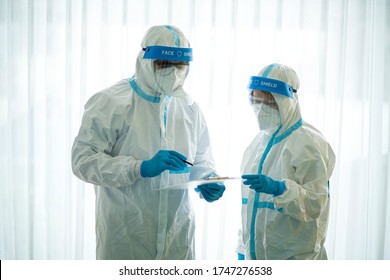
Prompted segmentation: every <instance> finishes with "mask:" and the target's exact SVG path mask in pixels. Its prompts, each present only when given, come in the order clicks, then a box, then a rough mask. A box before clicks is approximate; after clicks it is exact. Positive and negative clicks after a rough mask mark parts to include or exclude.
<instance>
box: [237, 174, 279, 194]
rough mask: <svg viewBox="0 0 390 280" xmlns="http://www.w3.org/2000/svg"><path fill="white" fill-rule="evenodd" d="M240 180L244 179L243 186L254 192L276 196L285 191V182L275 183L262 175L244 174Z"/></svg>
mask: <svg viewBox="0 0 390 280" xmlns="http://www.w3.org/2000/svg"><path fill="white" fill-rule="evenodd" d="M241 178H242V179H244V185H250V186H249V188H251V189H253V190H255V191H256V192H262V193H268V194H273V195H274V196H278V195H281V194H282V193H283V192H284V190H285V189H286V184H285V182H283V181H275V180H273V179H271V178H270V177H268V176H265V175H262V174H245V175H242V176H241Z"/></svg>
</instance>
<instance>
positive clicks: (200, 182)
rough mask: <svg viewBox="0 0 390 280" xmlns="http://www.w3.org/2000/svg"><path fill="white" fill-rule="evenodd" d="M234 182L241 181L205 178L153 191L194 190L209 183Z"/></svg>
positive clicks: (236, 178) (234, 178) (225, 178)
mask: <svg viewBox="0 0 390 280" xmlns="http://www.w3.org/2000/svg"><path fill="white" fill-rule="evenodd" d="M234 180H241V177H227V176H226V177H212V178H207V179H202V180H194V181H189V182H186V183H180V184H175V185H170V186H165V187H161V188H158V189H155V190H156V191H163V190H185V189H191V188H196V187H197V186H199V185H204V184H210V183H228V182H232V181H234Z"/></svg>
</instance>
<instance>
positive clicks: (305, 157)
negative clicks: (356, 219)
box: [237, 64, 335, 260]
mask: <svg viewBox="0 0 390 280" xmlns="http://www.w3.org/2000/svg"><path fill="white" fill-rule="evenodd" d="M298 88H299V80H298V76H297V75H296V73H295V71H294V70H293V69H291V68H290V67H288V66H285V65H280V64H271V65H268V66H266V67H264V68H263V69H262V70H261V71H260V72H259V74H258V76H253V77H251V79H250V83H249V90H250V94H249V100H250V103H251V106H252V107H253V109H254V112H255V114H256V118H257V120H258V125H259V128H260V132H259V133H258V135H257V136H256V137H255V138H254V140H253V141H252V142H251V144H250V145H249V146H248V147H247V149H246V151H245V152H244V155H243V159H242V164H241V172H242V174H243V175H242V179H243V181H242V187H241V188H242V191H241V192H242V211H241V214H242V228H241V230H239V241H238V247H237V253H238V259H250V260H256V259H278V260H286V259H327V254H326V250H325V247H324V242H325V238H326V231H327V225H328V216H329V200H330V198H329V178H330V177H331V175H332V171H333V168H334V165H335V155H334V153H333V151H332V148H331V146H330V145H329V143H328V142H327V141H326V139H325V138H324V137H323V136H322V134H321V133H320V132H319V131H318V130H317V129H316V128H314V127H313V126H311V125H309V124H308V123H306V122H304V121H303V120H302V117H301V112H300V108H299V103H298V95H297V90H298Z"/></svg>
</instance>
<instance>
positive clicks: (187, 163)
mask: <svg viewBox="0 0 390 280" xmlns="http://www.w3.org/2000/svg"><path fill="white" fill-rule="evenodd" d="M183 161H184V162H185V163H187V164H189V165H191V166H194V165H193V164H192V163H191V162H188V161H186V160H183Z"/></svg>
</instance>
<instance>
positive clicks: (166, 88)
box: [155, 66, 188, 96]
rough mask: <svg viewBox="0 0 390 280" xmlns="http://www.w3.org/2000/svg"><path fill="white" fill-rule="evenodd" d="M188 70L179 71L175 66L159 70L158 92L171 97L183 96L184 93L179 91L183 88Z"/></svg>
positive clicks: (157, 73)
mask: <svg viewBox="0 0 390 280" xmlns="http://www.w3.org/2000/svg"><path fill="white" fill-rule="evenodd" d="M187 69H188V68H187ZM187 69H178V68H177V67H174V66H172V67H166V68H162V69H157V70H156V72H155V74H156V84H157V89H158V92H159V93H161V94H165V95H169V96H181V95H183V94H184V91H182V90H177V89H178V88H179V87H181V86H183V84H184V81H185V78H186V76H187Z"/></svg>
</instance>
